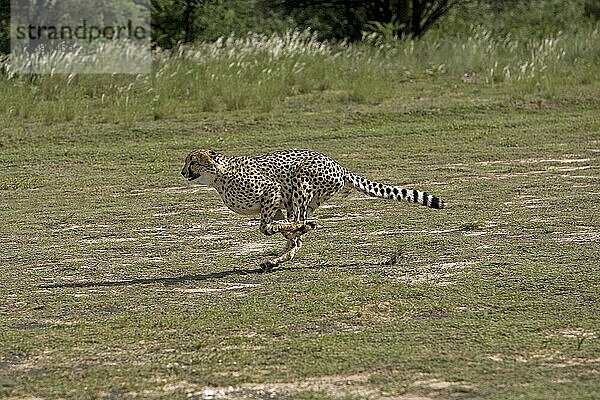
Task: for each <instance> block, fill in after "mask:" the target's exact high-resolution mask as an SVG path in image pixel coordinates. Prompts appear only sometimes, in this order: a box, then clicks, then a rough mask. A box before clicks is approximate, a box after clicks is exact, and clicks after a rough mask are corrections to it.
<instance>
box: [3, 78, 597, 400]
mask: <svg viewBox="0 0 600 400" xmlns="http://www.w3.org/2000/svg"><path fill="white" fill-rule="evenodd" d="M599 89H600V86H598V83H597V82H583V83H581V85H580V86H577V87H571V88H569V89H568V90H566V91H565V92H562V93H560V94H559V95H555V94H553V95H552V96H546V95H534V94H524V93H521V94H519V93H517V94H515V92H514V90H513V89H511V88H509V87H505V86H503V85H496V86H490V85H485V84H481V83H479V82H471V81H469V80H468V79H463V80H458V79H443V80H442V79H436V78H431V79H427V80H420V79H417V80H407V81H405V82H403V83H401V84H399V85H398V86H397V91H396V93H395V94H394V95H391V96H389V97H387V98H386V99H383V100H381V101H379V102H376V103H373V102H356V101H352V99H347V100H346V101H342V100H341V99H343V98H344V96H340V93H338V92H335V91H327V90H325V91H319V92H312V93H308V94H297V95H295V96H292V97H288V98H286V100H285V102H284V103H282V104H280V105H277V106H275V107H274V108H273V109H271V110H270V111H267V112H257V111H249V110H244V109H241V110H237V111H216V112H209V113H196V112H188V111H187V110H182V111H181V112H180V113H179V114H175V113H174V114H172V115H166V116H161V118H160V119H158V120H156V121H150V120H148V119H144V120H141V121H138V122H136V123H132V124H127V126H123V125H119V124H114V123H106V122H103V121H93V120H90V121H85V120H84V121H83V122H82V121H81V120H79V119H78V118H77V116H75V117H74V118H67V119H66V121H64V122H53V123H47V121H46V122H44V121H39V122H36V121H35V120H34V121H30V122H23V121H26V120H24V119H22V118H14V119H8V118H6V119H4V120H3V123H2V127H1V130H2V134H1V136H0V163H1V165H2V168H1V169H0V199H1V202H0V206H1V208H0V221H2V224H1V225H0V298H1V299H2V301H1V302H0V312H1V315H2V318H0V343H1V345H0V397H7V398H34V397H35V398H108V399H115V398H190V397H192V398H232V399H236V398H239V399H243V398H248V399H261V398H300V399H308V398H318V399H322V398H348V399H354V398H356V399H359V398H360V399H363V398H370V399H389V398H400V399H402V398H406V399H414V398H424V399H427V398H430V399H447V398H487V399H514V398H528V399H529V398H539V399H549V398H573V399H575V398H576V399H592V398H597V396H598V395H599V393H600V384H599V383H598V382H599V381H600V344H599V341H598V335H599V327H600V313H599V312H598V310H599V305H600V303H599V300H598V293H600V288H599V283H598V282H600V272H599V270H598V259H600V251H599V245H598V241H599V240H600V206H599V202H598V199H599V194H600V174H599V173H598V172H599V168H600V159H599V154H600V135H599V132H600V122H599V120H598V115H600V99H599V97H598V93H599ZM530 93H531V92H530ZM332 98H334V100H335V101H332ZM198 147H211V148H214V149H217V150H220V151H222V152H224V153H226V154H231V155H233V154H256V153H262V152H266V151H269V150H275V149H284V148H294V147H299V148H310V149H315V150H319V151H322V152H325V153H327V154H329V155H331V156H333V157H334V158H336V159H337V160H339V161H340V162H341V163H343V164H344V165H346V166H347V167H349V168H351V169H352V170H353V171H355V172H358V173H361V174H363V175H365V176H367V177H369V178H372V179H376V180H380V181H383V182H389V183H398V184H404V185H408V186H414V187H417V188H420V189H423V190H427V191H428V192H433V193H436V194H439V195H440V196H441V197H442V198H443V199H445V200H446V201H447V202H448V203H449V204H450V207H449V208H447V209H444V210H439V211H438V210H430V209H426V208H423V207H418V206H411V205H410V204H406V203H392V202H386V201H384V200H379V199H372V198H365V197H364V196H362V195H360V194H358V193H356V194H354V195H351V196H350V197H348V198H345V199H342V198H339V199H334V200H332V201H331V202H330V203H329V206H328V207H325V208H323V209H321V210H320V211H319V212H318V213H317V215H316V216H317V219H318V222H319V224H320V226H321V229H320V230H317V231H316V232H313V233H310V234H309V235H308V236H307V240H306V244H305V247H303V249H302V251H301V252H300V254H299V257H298V258H297V260H295V261H294V262H293V263H290V264H288V265H285V267H284V268H282V269H280V270H277V271H275V272H273V273H269V274H263V273H260V272H259V271H258V269H257V268H258V265H259V263H260V262H261V261H262V260H264V259H265V258H266V257H269V256H270V254H272V253H273V252H276V251H279V250H280V248H281V247H282V245H283V241H282V240H281V239H280V238H277V237H273V238H264V237H262V236H261V235H260V233H259V232H258V223H257V221H252V220H249V219H247V218H245V217H241V216H236V215H234V214H232V213H231V212H229V211H228V210H227V209H226V208H225V207H224V206H223V205H222V203H221V201H220V200H219V199H218V197H217V195H216V193H214V192H212V191H208V190H205V189H202V188H199V187H197V186H194V185H192V184H187V182H185V181H184V180H183V178H182V177H181V176H180V175H179V169H180V168H181V165H182V161H183V158H184V156H185V154H186V153H187V152H188V151H189V150H191V149H193V148H198Z"/></svg>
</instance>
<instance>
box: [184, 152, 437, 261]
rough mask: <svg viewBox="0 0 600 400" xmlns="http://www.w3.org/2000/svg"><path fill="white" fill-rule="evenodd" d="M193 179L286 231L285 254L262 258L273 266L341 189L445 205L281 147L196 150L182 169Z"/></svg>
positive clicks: (290, 254) (269, 229)
mask: <svg viewBox="0 0 600 400" xmlns="http://www.w3.org/2000/svg"><path fill="white" fill-rule="evenodd" d="M181 175H183V176H184V177H185V178H186V179H188V180H189V181H196V182H199V183H200V184H203V185H207V186H209V187H212V188H214V189H216V190H217V192H218V193H219V195H220V196H221V198H222V199H223V202H224V203H225V205H226V206H227V207H228V208H229V209H231V210H232V211H234V212H236V213H238V214H244V215H257V214H259V215H260V231H261V232H262V233H263V234H265V235H267V236H270V235H274V234H276V233H281V234H282V235H283V236H284V237H285V238H286V239H287V243H286V246H285V248H284V250H283V252H282V254H281V255H279V256H278V257H277V258H275V259H272V260H267V261H265V262H264V263H262V269H263V270H264V271H270V270H272V269H273V268H275V267H277V266H279V265H280V264H282V263H284V262H286V261H290V260H291V259H293V258H294V256H295V255H296V253H297V252H298V250H299V249H300V247H301V246H302V240H303V235H304V234H306V233H308V232H310V231H312V230H314V229H316V227H317V225H316V223H315V222H314V221H309V220H308V217H309V216H310V215H311V214H312V213H313V212H314V211H315V210H316V209H317V208H318V207H319V206H321V205H322V204H323V203H324V202H325V201H327V200H328V199H329V198H331V197H332V196H334V195H335V194H337V193H340V192H342V191H344V192H347V191H349V190H351V189H352V188H355V189H358V190H360V191H361V192H363V193H366V194H367V195H369V196H376V197H382V198H384V199H391V200H397V201H399V200H407V201H409V202H413V203H419V204H422V205H424V206H427V207H430V208H438V209H439V208H444V206H445V205H446V203H445V202H443V201H442V200H440V198H439V197H437V196H434V195H431V194H429V193H427V192H421V191H418V190H415V189H406V188H403V187H401V186H390V185H384V184H382V183H377V182H373V181H370V180H368V179H366V178H363V177H361V176H359V175H357V174H355V173H353V172H350V171H349V170H348V169H346V168H344V167H343V166H341V165H340V164H339V163H338V162H336V161H335V160H333V159H332V158H330V157H328V156H326V155H324V154H321V153H318V152H316V151H309V150H282V151H276V152H273V153H269V154H264V155H260V156H255V157H251V156H242V157H227V156H224V155H222V154H219V153H217V152H215V151H212V150H207V149H200V150H195V151H192V152H191V153H190V154H189V155H188V156H187V157H186V159H185V164H184V166H183V169H182V170H181Z"/></svg>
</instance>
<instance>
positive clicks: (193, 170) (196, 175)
mask: <svg viewBox="0 0 600 400" xmlns="http://www.w3.org/2000/svg"><path fill="white" fill-rule="evenodd" d="M216 156H217V153H215V152H214V151H212V150H206V149H200V150H195V151H192V152H191V153H190V154H188V156H187V157H186V158H185V164H184V165H183V169H182V170H181V175H183V176H184V177H185V178H187V180H188V181H193V180H196V179H198V181H199V182H200V183H202V184H204V185H211V184H212V183H214V181H215V177H216V175H217V174H218V169H217V162H216V161H215V157H216Z"/></svg>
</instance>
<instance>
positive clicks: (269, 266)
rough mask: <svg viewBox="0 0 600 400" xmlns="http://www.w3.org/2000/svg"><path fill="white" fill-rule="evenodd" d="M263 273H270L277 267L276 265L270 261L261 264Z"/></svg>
mask: <svg viewBox="0 0 600 400" xmlns="http://www.w3.org/2000/svg"><path fill="white" fill-rule="evenodd" d="M260 266H261V268H262V270H263V272H271V271H272V270H273V268H275V267H276V266H277V263H276V262H274V261H271V260H267V261H265V262H263V263H262V264H261V265H260Z"/></svg>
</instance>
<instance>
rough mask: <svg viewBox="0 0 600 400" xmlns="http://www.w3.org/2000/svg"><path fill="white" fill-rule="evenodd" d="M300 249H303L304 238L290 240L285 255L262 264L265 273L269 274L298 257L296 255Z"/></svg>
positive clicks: (284, 251)
mask: <svg viewBox="0 0 600 400" xmlns="http://www.w3.org/2000/svg"><path fill="white" fill-rule="evenodd" d="M300 247H302V236H297V237H294V238H292V239H288V241H287V243H286V245H285V248H284V250H283V253H282V254H281V255H280V256H279V257H277V258H275V259H273V260H267V261H265V262H263V263H262V268H263V271H265V272H269V271H271V270H273V268H275V267H277V266H278V265H279V264H281V263H284V262H286V261H290V260H291V259H293V258H294V257H295V256H296V253H297V252H298V250H300Z"/></svg>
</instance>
